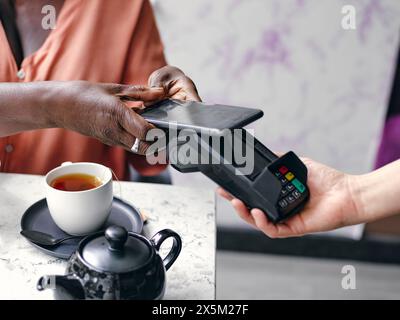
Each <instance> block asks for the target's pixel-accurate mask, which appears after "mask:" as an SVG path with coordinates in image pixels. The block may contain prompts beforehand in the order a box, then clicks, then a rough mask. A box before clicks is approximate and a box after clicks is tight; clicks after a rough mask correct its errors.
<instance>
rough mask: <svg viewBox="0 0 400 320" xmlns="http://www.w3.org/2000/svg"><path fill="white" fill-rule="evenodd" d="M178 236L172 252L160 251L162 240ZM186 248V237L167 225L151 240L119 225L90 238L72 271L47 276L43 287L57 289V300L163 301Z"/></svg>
mask: <svg viewBox="0 0 400 320" xmlns="http://www.w3.org/2000/svg"><path fill="white" fill-rule="evenodd" d="M170 237H172V239H173V244H172V248H171V250H170V252H169V253H168V254H167V256H166V257H165V258H164V260H162V259H161V257H160V256H159V254H158V250H159V249H160V246H161V244H162V243H163V242H164V241H165V240H166V239H167V238H170ZM181 248H182V242H181V238H180V236H179V235H178V234H177V233H175V232H174V231H172V230H169V229H166V230H162V231H160V232H158V233H156V234H155V235H154V236H153V237H152V238H151V239H150V240H148V239H146V238H145V237H143V236H142V235H140V234H137V233H132V232H129V233H128V232H127V231H126V230H125V228H123V227H118V226H111V227H108V228H107V229H106V231H105V233H104V232H98V233H96V234H93V235H90V236H88V237H86V238H84V239H83V240H82V241H81V242H80V244H79V246H78V249H77V251H76V252H75V253H74V254H73V255H72V256H71V258H70V259H69V261H68V266H67V270H66V275H63V276H61V275H59V276H57V275H55V276H43V277H41V278H40V279H39V281H38V284H37V289H38V290H39V291H42V290H45V289H54V292H55V298H56V299H89V300H91V299H95V300H98V299H100V300H114V299H140V300H154V299H161V298H162V297H163V295H164V292H165V284H166V281H165V280H166V270H168V269H169V268H170V267H171V266H172V264H173V263H174V262H175V260H176V259H177V257H178V255H179V253H180V251H181Z"/></svg>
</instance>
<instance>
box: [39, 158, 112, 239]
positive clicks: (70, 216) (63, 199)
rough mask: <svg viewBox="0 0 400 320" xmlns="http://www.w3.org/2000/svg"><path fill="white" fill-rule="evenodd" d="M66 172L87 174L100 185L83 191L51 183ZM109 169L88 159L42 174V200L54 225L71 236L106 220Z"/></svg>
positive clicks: (110, 177)
mask: <svg viewBox="0 0 400 320" xmlns="http://www.w3.org/2000/svg"><path fill="white" fill-rule="evenodd" d="M68 174H87V175H92V176H95V177H97V178H99V179H100V181H101V182H102V184H101V185H100V186H99V187H97V188H94V189H90V190H85V191H63V190H58V189H55V188H53V187H52V186H51V182H52V181H53V180H54V179H56V178H58V177H61V176H64V175H68ZM112 185H113V184H112V173H111V170H110V169H109V168H107V167H105V166H103V165H101V164H97V163H90V162H77V163H71V162H67V163H64V164H62V165H61V166H60V167H58V168H55V169H53V170H51V171H50V172H49V173H48V174H47V175H46V199H47V205H48V207H49V210H50V214H51V217H52V218H53V220H54V222H55V223H56V224H57V226H58V227H59V228H60V229H62V230H63V231H65V232H66V233H69V234H71V235H85V234H88V233H91V232H94V231H96V230H98V229H99V228H100V227H101V226H102V225H103V224H104V223H105V222H106V220H107V218H108V216H109V214H110V211H111V205H112V200H113V186H112Z"/></svg>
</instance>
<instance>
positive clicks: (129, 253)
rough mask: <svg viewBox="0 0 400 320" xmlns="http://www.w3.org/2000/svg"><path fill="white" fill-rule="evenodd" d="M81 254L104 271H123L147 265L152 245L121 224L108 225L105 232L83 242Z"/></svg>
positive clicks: (88, 261) (87, 261) (90, 263)
mask: <svg viewBox="0 0 400 320" xmlns="http://www.w3.org/2000/svg"><path fill="white" fill-rule="evenodd" d="M81 245H82V246H81V248H80V250H79V254H80V255H81V258H82V259H83V260H84V261H85V262H86V263H87V264H89V265H90V266H93V267H94V268H95V269H97V270H99V271H102V272H112V273H123V272H128V271H131V270H134V269H137V268H139V267H141V266H143V265H145V264H146V263H147V262H148V261H149V259H150V258H151V256H152V252H153V250H152V247H151V246H150V244H149V243H148V241H147V240H146V239H145V238H144V237H143V236H141V235H136V234H133V233H128V232H127V231H126V229H125V228H123V227H119V226H111V227H108V228H107V229H106V231H105V233H104V234H102V233H100V234H97V235H95V236H93V237H89V238H87V239H86V240H84V241H83V242H82V243H81Z"/></svg>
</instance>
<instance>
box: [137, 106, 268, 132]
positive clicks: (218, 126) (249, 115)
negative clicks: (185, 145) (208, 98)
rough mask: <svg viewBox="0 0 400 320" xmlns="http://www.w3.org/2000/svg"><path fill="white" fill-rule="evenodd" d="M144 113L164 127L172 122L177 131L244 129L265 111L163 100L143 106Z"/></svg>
mask: <svg viewBox="0 0 400 320" xmlns="http://www.w3.org/2000/svg"><path fill="white" fill-rule="evenodd" d="M141 116H142V117H143V118H145V119H146V120H147V121H149V122H150V123H152V124H154V125H155V126H156V127H159V128H161V129H168V128H169V125H170V124H171V123H173V124H175V125H176V126H177V129H178V130H181V129H194V130H196V131H202V130H208V131H221V130H224V129H236V128H242V127H243V126H246V125H248V124H249V123H251V122H253V121H255V120H257V119H259V118H261V117H262V116H263V112H262V111H261V110H259V109H252V108H244V107H234V106H228V105H221V104H215V105H208V104H205V103H200V102H193V101H180V100H164V101H161V102H158V103H156V104H154V105H152V106H150V107H147V108H146V109H144V110H143V112H141Z"/></svg>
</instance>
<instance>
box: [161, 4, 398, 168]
mask: <svg viewBox="0 0 400 320" xmlns="http://www.w3.org/2000/svg"><path fill="white" fill-rule="evenodd" d="M153 4H154V8H155V11H156V15H157V19H158V24H159V28H160V31H161V34H162V38H163V40H164V44H165V48H166V54H167V58H168V60H169V63H170V64H173V65H177V66H179V67H181V68H182V69H183V70H185V72H187V73H188V74H189V75H190V76H191V77H192V78H193V79H194V80H195V82H196V83H197V85H198V89H199V91H200V93H201V96H202V97H203V99H204V101H206V102H220V103H228V104H233V105H242V106H255V107H259V108H262V109H263V110H264V111H265V116H264V118H263V119H262V120H259V121H258V122H256V123H255V124H254V126H252V127H254V128H255V130H256V131H255V133H256V136H257V137H258V138H259V139H260V140H261V141H262V142H264V143H265V144H266V145H267V146H269V147H270V148H272V149H273V150H282V151H286V150H288V149H293V150H294V151H296V152H298V153H299V154H303V155H307V156H309V157H313V158H315V159H317V160H319V161H322V162H324V163H327V164H330V165H333V166H335V167H337V168H339V169H342V170H346V171H349V172H352V173H360V172H365V171H368V170H370V169H371V168H372V165H373V161H374V157H375V154H376V149H377V143H378V139H379V135H380V131H381V128H382V123H383V118H384V114H385V111H386V106H387V97H388V93H389V91H390V85H391V80H392V70H393V66H394V58H395V56H396V53H397V42H398V41H397V40H398V36H399V27H400V1H398V0H381V1H380V0H346V1H341V0H190V1H187V0H156V1H153ZM345 4H351V5H354V6H355V7H356V10H357V30H355V31H345V30H343V29H342V28H341V19H342V14H341V8H342V6H343V5H345Z"/></svg>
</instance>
